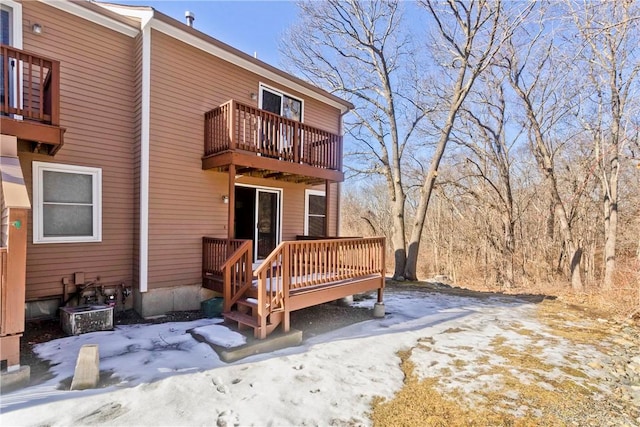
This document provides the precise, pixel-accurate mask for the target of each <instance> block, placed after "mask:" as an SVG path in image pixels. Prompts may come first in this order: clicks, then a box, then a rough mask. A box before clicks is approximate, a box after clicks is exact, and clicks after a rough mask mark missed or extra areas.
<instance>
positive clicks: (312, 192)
mask: <svg viewBox="0 0 640 427" xmlns="http://www.w3.org/2000/svg"><path fill="white" fill-rule="evenodd" d="M309 196H322V197H324V200H325V206H326V205H327V193H326V192H325V191H323V190H310V189H306V190H304V235H305V236H308V235H309V215H310V214H309ZM327 209H328V207H325V212H324V215H323V216H322V218H325V230H324V234H325V235H326V234H327V230H326V218H327ZM312 216H314V217H320V215H315V214H314V215H312Z"/></svg>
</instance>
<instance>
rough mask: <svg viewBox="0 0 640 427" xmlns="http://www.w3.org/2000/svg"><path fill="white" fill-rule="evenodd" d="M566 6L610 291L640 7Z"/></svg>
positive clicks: (636, 73)
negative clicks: (581, 79)
mask: <svg viewBox="0 0 640 427" xmlns="http://www.w3.org/2000/svg"><path fill="white" fill-rule="evenodd" d="M568 6H569V10H570V11H571V17H572V19H573V23H574V24H575V27H576V29H577V33H578V35H579V36H580V37H579V38H578V39H577V43H579V44H578V46H577V49H576V51H577V52H579V55H578V58H579V59H581V60H582V66H583V69H584V70H585V71H586V72H587V77H588V84H587V85H585V89H587V90H588V92H587V96H585V97H584V98H583V99H582V102H581V104H582V106H581V117H582V122H583V124H584V127H585V128H586V130H587V131H588V132H589V134H590V136H591V138H592V140H593V156H594V163H595V165H596V166H597V177H598V179H599V181H600V189H601V194H602V195H601V200H602V209H603V220H604V221H603V225H604V230H603V231H604V251H603V257H604V260H603V264H604V277H603V280H602V285H603V287H604V288H605V289H611V287H612V286H613V281H614V273H615V271H616V246H617V236H618V223H619V207H620V203H619V202H620V199H619V191H618V190H619V182H620V172H621V168H622V167H623V162H622V157H623V152H624V148H625V146H626V145H628V143H629V139H630V137H631V131H632V117H634V116H638V115H639V114H640V110H638V109H637V108H633V104H632V103H631V102H630V101H631V98H632V97H633V96H637V95H638V90H639V87H638V86H639V84H640V45H639V44H638V36H639V34H638V33H639V31H638V28H640V6H639V4H638V3H637V2H631V1H620V2H593V3H585V2H580V3H576V2H573V1H569V2H568Z"/></svg>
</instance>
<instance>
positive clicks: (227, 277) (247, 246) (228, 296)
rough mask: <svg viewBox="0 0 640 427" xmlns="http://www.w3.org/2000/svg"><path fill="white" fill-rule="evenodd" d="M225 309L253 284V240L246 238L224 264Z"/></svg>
mask: <svg viewBox="0 0 640 427" xmlns="http://www.w3.org/2000/svg"><path fill="white" fill-rule="evenodd" d="M222 275H223V280H224V311H225V312H228V311H229V310H231V307H232V306H233V305H234V304H235V303H236V301H238V299H240V297H242V296H243V295H244V294H245V293H246V292H247V291H248V290H249V289H250V288H251V285H252V284H253V242H252V241H251V240H245V241H244V242H243V243H242V244H241V245H240V246H239V247H238V248H237V249H236V250H235V251H234V252H233V253H231V254H230V255H229V258H228V259H227V260H226V261H225V263H224V264H223V265H222Z"/></svg>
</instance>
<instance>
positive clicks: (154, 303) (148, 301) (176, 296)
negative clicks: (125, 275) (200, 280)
mask: <svg viewBox="0 0 640 427" xmlns="http://www.w3.org/2000/svg"><path fill="white" fill-rule="evenodd" d="M216 295H217V294H216V293H215V292H213V291H210V290H209V289H205V288H203V287H202V285H200V284H198V285H185V286H175V287H170V288H158V289H150V290H148V291H147V292H140V291H139V290H135V291H134V308H135V310H136V311H137V312H138V313H139V314H140V315H141V316H142V317H152V316H158V315H162V314H166V313H168V312H170V311H185V310H200V302H201V301H204V300H206V299H209V298H213V297H214V296H216Z"/></svg>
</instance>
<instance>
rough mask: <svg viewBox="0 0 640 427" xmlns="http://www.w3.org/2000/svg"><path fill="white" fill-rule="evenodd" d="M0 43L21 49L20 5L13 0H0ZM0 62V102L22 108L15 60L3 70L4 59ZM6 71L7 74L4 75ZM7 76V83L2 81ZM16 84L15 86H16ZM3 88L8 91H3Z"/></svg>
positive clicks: (9, 62)
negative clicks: (6, 102)
mask: <svg viewBox="0 0 640 427" xmlns="http://www.w3.org/2000/svg"><path fill="white" fill-rule="evenodd" d="M0 42H1V43H2V44H5V45H8V46H13V47H15V48H17V49H22V4H20V3H18V2H16V1H13V0H0ZM0 59H2V61H0V102H2V103H4V102H5V101H7V98H8V104H9V106H10V107H13V108H18V107H20V106H22V93H23V87H22V84H23V82H22V77H21V76H19V75H18V70H19V69H22V67H20V68H18V67H16V60H15V59H9V60H7V61H6V62H7V63H6V66H7V67H8V68H9V69H8V70H5V69H4V67H5V60H6V59H5V58H1V57H0ZM5 71H8V73H5ZM5 74H7V75H8V80H9V81H8V82H5V81H4V75H5ZM16 83H17V84H16ZM5 86H6V88H7V89H8V90H6V89H5ZM11 117H12V118H14V119H18V120H21V119H22V116H18V115H11Z"/></svg>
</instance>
